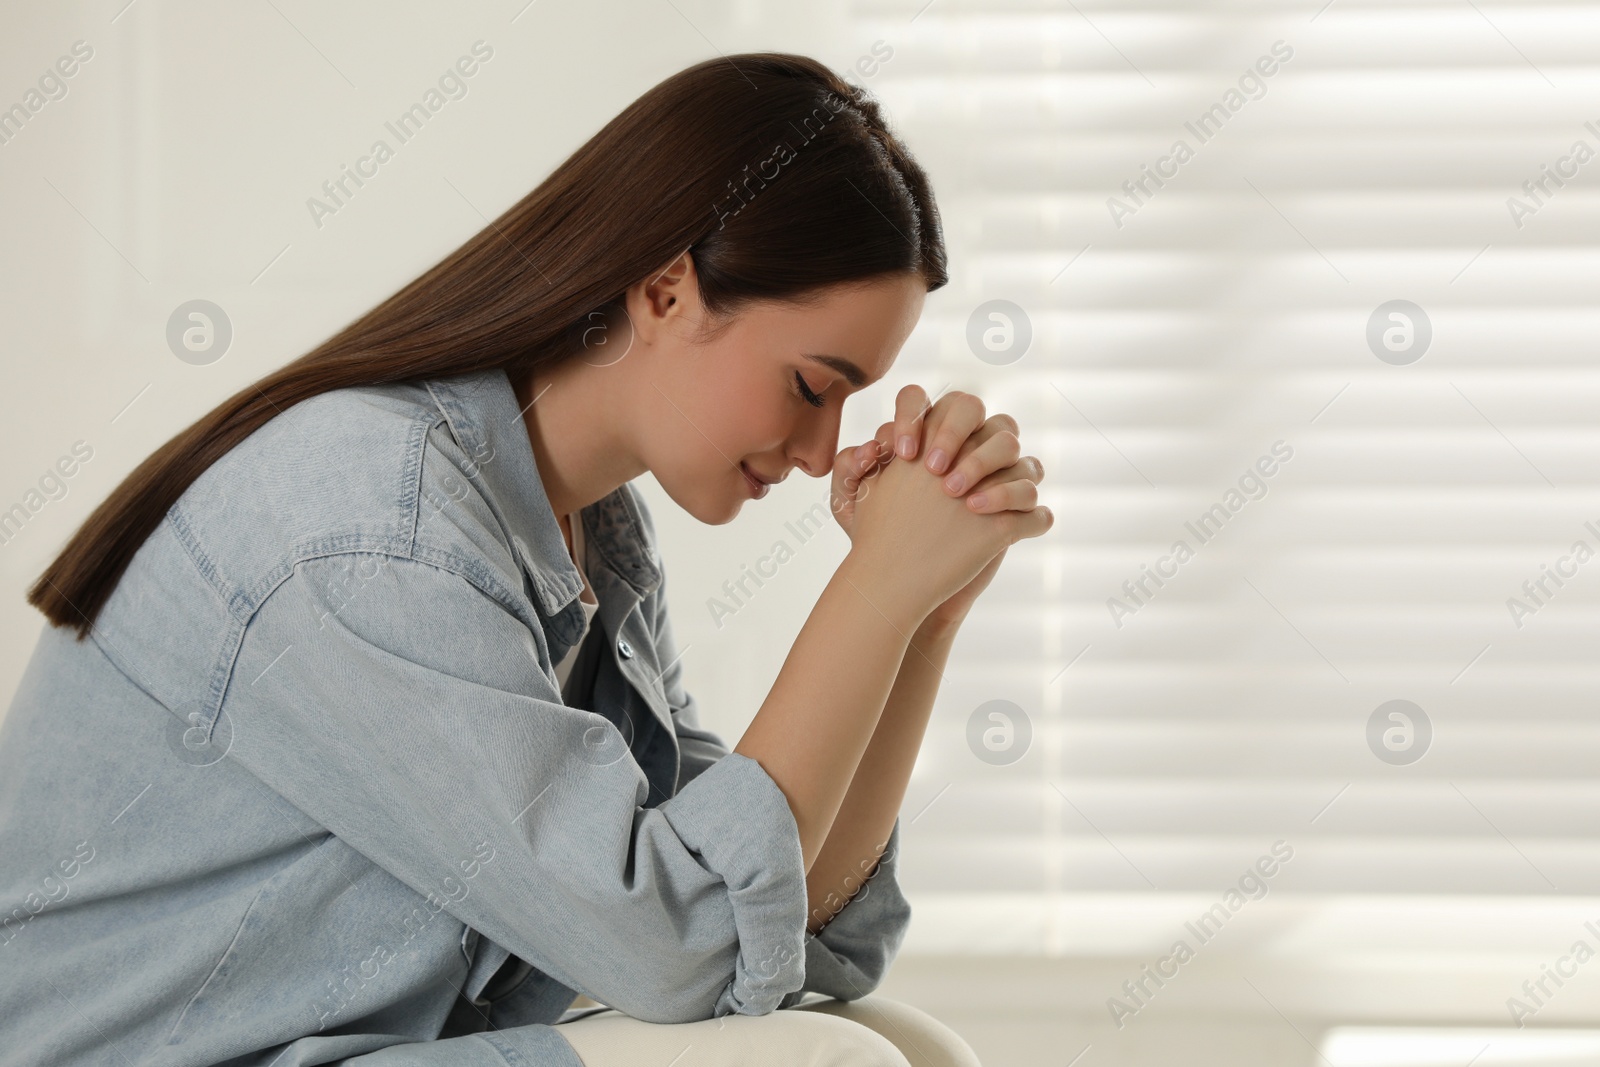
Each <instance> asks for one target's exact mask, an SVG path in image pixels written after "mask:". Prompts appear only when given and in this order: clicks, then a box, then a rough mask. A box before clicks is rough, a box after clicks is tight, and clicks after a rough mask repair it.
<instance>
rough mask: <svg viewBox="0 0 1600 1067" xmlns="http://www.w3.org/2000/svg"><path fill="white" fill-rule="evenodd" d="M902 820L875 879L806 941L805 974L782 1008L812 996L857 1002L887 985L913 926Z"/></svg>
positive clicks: (891, 837) (875, 870)
mask: <svg viewBox="0 0 1600 1067" xmlns="http://www.w3.org/2000/svg"><path fill="white" fill-rule="evenodd" d="M899 860H900V820H899V819H896V820H895V822H894V827H893V829H891V830H890V831H889V843H888V845H887V847H885V848H884V850H883V855H882V856H880V857H879V859H878V864H877V866H876V867H875V868H874V869H873V872H872V875H871V876H870V877H869V878H868V879H867V880H866V882H865V883H863V884H862V886H861V888H860V889H859V890H857V891H856V894H855V895H854V896H853V897H851V898H850V901H849V902H848V903H847V904H845V906H844V907H843V908H841V909H840V910H839V913H838V914H837V915H835V916H834V917H833V918H832V919H831V920H829V922H828V924H827V925H826V926H824V927H823V928H822V929H821V930H820V931H818V932H817V933H816V934H815V935H814V936H809V937H808V938H807V940H806V973H805V981H804V983H803V984H802V985H801V987H800V988H799V989H798V990H796V991H794V992H792V993H789V994H787V995H786V996H785V997H784V998H783V1000H782V1002H781V1003H780V1004H779V1007H781V1008H787V1007H791V1006H793V1005H794V1004H795V1003H796V1002H798V1001H799V1000H800V999H801V998H802V997H803V996H805V994H806V993H808V992H816V993H824V994H826V995H828V996H830V997H834V998H837V999H839V1000H856V999H859V998H861V997H864V996H866V995H867V994H868V993H871V992H872V991H873V990H874V989H876V988H877V987H878V984H879V983H880V982H882V981H883V976H884V975H885V974H887V973H888V971H889V965H890V964H892V963H893V962H894V958H895V955H896V954H897V953H898V952H899V951H900V945H901V943H902V942H903V941H904V940H905V936H906V928H907V927H908V926H910V924H911V904H910V902H909V901H907V900H906V898H905V894H904V893H902V892H901V889H900V878H899V873H898V868H899V865H900V864H899Z"/></svg>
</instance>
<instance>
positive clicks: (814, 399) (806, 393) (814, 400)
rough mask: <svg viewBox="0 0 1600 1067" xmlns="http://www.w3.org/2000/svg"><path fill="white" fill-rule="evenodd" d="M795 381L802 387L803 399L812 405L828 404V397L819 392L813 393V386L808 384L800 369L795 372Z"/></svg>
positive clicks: (816, 406) (818, 406) (801, 394)
mask: <svg viewBox="0 0 1600 1067" xmlns="http://www.w3.org/2000/svg"><path fill="white" fill-rule="evenodd" d="M794 383H795V385H797V386H799V387H800V396H801V399H803V400H804V401H805V402H806V403H808V404H810V405H811V406H812V407H814V408H820V407H823V406H824V405H826V404H827V402H828V399H827V397H824V396H822V395H821V394H819V393H813V392H812V391H811V387H810V386H808V385H806V380H805V379H804V378H802V377H801V376H800V372H799V371H795V372H794Z"/></svg>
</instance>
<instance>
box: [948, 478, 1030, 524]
mask: <svg viewBox="0 0 1600 1067" xmlns="http://www.w3.org/2000/svg"><path fill="white" fill-rule="evenodd" d="M1038 503H1039V487H1038V486H1037V485H1036V484H1034V483H1033V482H1031V481H1029V480H1028V479H1026V478H1013V479H1012V480H1010V481H1006V482H997V483H995V484H994V485H986V486H983V487H982V488H980V489H978V490H977V491H975V492H974V493H973V494H972V495H971V496H969V497H967V500H966V504H967V507H968V508H969V509H971V510H972V511H976V512H979V513H981V514H985V515H988V514H992V513H994V512H996V511H1031V510H1033V508H1035V507H1036V506H1038Z"/></svg>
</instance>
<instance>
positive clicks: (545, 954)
mask: <svg viewBox="0 0 1600 1067" xmlns="http://www.w3.org/2000/svg"><path fill="white" fill-rule="evenodd" d="M330 591H336V594H331V593H330ZM223 710H224V712H225V714H226V715H227V716H228V717H229V719H230V726H231V729H232V737H233V741H232V748H231V750H230V753H229V754H230V756H231V757H233V758H234V759H235V760H237V762H238V763H239V764H240V765H242V766H243V767H244V768H246V769H247V770H248V771H250V772H251V773H252V774H254V775H255V776H256V777H258V778H259V779H260V780H261V781H262V782H264V783H265V784H266V785H267V786H269V787H270V788H272V789H273V790H274V791H276V792H277V793H279V794H280V795H281V796H283V797H284V798H285V799H286V800H288V801H289V802H290V803H293V804H294V805H296V806H297V807H299V808H300V809H301V810H302V811H304V812H305V813H306V814H307V815H309V816H310V817H311V818H313V819H315V820H317V821H318V822H319V823H321V824H322V825H323V826H325V827H326V828H327V829H328V830H330V831H331V832H332V833H334V834H335V835H337V836H338V837H339V838H341V839H342V840H344V841H345V842H346V843H347V844H348V845H349V846H350V847H352V848H354V849H356V850H357V851H359V852H360V853H362V854H363V855H365V856H366V857H367V858H369V859H370V860H372V861H373V862H374V863H375V864H377V865H378V866H380V867H382V868H383V869H384V870H386V871H388V872H389V873H390V874H392V875H393V876H394V877H395V878H397V879H398V880H400V881H401V882H403V883H404V884H406V885H407V886H409V887H410V888H411V889H413V890H415V891H416V892H418V893H420V894H424V895H427V896H428V897H429V898H430V900H433V901H437V902H438V903H439V904H440V905H442V907H443V909H444V910H446V911H448V912H449V913H450V914H451V915H453V916H454V917H455V918H457V919H458V920H460V921H461V922H463V923H465V924H467V925H469V926H471V927H473V928H475V929H477V930H479V931H481V932H482V933H483V934H485V935H486V936H488V937H489V938H491V939H492V940H494V941H495V942H497V943H499V944H501V945H503V946H505V947H506V948H507V949H508V950H510V951H511V952H512V953H514V954H515V955H517V956H519V957H520V958H522V959H524V960H526V961H528V962H529V963H530V964H532V965H533V966H535V967H537V968H539V969H540V970H541V971H544V972H545V973H546V974H548V975H550V976H551V977H552V978H554V979H555V980H557V981H559V982H560V983H562V984H563V985H565V986H567V987H569V988H571V989H575V990H578V991H580V992H583V993H587V994H588V995H590V996H592V997H594V998H595V999H597V1000H600V1001H602V1002H604V1003H606V1004H609V1005H611V1006H613V1007H615V1008H618V1009H619V1010H621V1011H623V1012H626V1013H627V1014H629V1015H632V1016H634V1017H636V1018H639V1019H644V1020H646V1021H651V1022H686V1021H692V1020H696V1019H704V1018H709V1017H712V1016H715V1015H722V1014H727V1013H730V1012H739V1013H744V1014H762V1013H765V1012H768V1011H771V1010H773V1009H774V1008H776V1007H777V1006H778V1005H779V1003H780V1001H781V1000H782V998H783V997H784V996H785V995H786V994H788V993H790V992H792V991H794V990H796V989H798V988H800V985H801V981H802V977H803V972H804V969H805V967H806V965H807V961H808V959H809V958H810V956H809V952H810V950H808V949H807V948H806V945H805V921H806V917H805V908H806V900H805V885H804V882H805V871H804V865H803V860H802V857H801V852H800V844H799V835H798V833H797V831H796V827H795V823H794V818H793V815H792V814H791V813H790V810H789V806H788V803H787V801H786V800H785V798H784V796H783V793H782V792H781V790H779V789H778V787H777V785H776V784H775V783H774V782H773V781H772V779H771V778H770V777H769V776H768V775H767V773H766V772H765V771H764V770H763V769H762V768H761V766H760V765H759V764H758V763H756V762H755V761H753V760H751V759H748V758H746V757H744V756H741V755H737V754H727V753H724V754H723V755H721V757H720V758H718V759H715V760H714V761H709V762H708V763H707V764H706V765H705V766H704V767H703V768H701V769H699V773H697V774H696V775H695V777H694V778H693V780H692V781H690V782H688V784H687V785H685V786H683V787H682V788H681V789H680V790H679V791H678V792H677V794H676V795H675V796H673V797H672V798H670V799H668V800H666V801H664V802H662V803H661V804H659V805H658V806H656V807H653V808H649V807H645V806H644V804H645V800H646V798H647V794H648V785H647V782H646V779H645V776H644V774H643V772H642V771H641V770H640V769H639V767H638V765H637V764H636V763H635V762H634V761H633V760H631V759H628V758H617V756H616V753H617V752H618V751H621V752H623V753H625V752H626V745H625V744H624V743H623V742H622V739H621V735H620V734H618V735H617V736H616V737H614V738H613V737H610V733H615V732H616V728H615V726H613V725H612V724H611V722H610V721H609V720H608V719H606V718H605V717H604V716H601V715H598V714H595V713H593V712H589V711H585V710H582V709H578V708H571V707H568V706H566V705H565V704H563V703H562V702H561V697H560V694H559V692H558V691H557V689H556V688H555V682H554V679H553V678H551V677H549V676H548V675H547V674H546V673H545V672H544V670H543V669H542V668H541V667H540V665H539V661H538V654H537V648H536V645H535V638H534V635H533V633H532V632H531V631H530V630H529V628H528V626H527V625H526V624H525V623H524V622H523V621H522V620H520V619H519V618H517V617H516V616H515V615H514V614H513V613H512V612H511V611H509V610H507V609H506V607H505V606H504V605H502V604H501V603H500V602H499V601H498V600H496V599H495V598H494V597H491V596H490V595H488V594H487V593H486V592H484V591H483V590H482V589H481V588H479V587H478V585H476V584H474V583H473V582H472V581H470V580H469V579H468V578H467V577H466V576H465V575H464V574H462V573H458V572H457V571H455V570H452V569H447V568H445V567H441V566H435V565H434V564H431V563H425V562H421V561H418V560H415V559H411V558H407V557H402V556H389V555H378V554H366V553H362V554H344V555H334V556H326V557H321V558H316V559H311V560H307V561H304V562H302V563H300V564H299V565H297V566H296V567H295V568H294V569H293V571H292V573H291V574H290V575H289V576H288V577H287V578H286V579H285V580H284V581H283V582H282V583H281V584H280V585H279V586H278V587H277V588H276V589H275V590H273V591H272V593H271V594H270V595H269V596H268V597H266V599H265V600H264V601H263V602H262V604H261V606H260V607H259V608H258V610H257V611H256V612H255V613H254V615H253V616H252V617H251V619H250V621H249V623H248V625H247V626H246V628H245V631H244V635H243V638H242V641H241V645H240V648H239V651H238V654H237V656H236V659H235V668H234V670H233V672H232V675H231V680H230V682H229V686H228V691H227V693H226V696H225V699H224V703H223ZM608 731H609V733H608ZM597 738H598V739H603V740H602V741H601V743H596V742H597ZM619 746H620V747H619ZM855 906H856V905H854V904H852V905H850V907H851V908H853V907H855ZM848 911H849V908H847V909H846V913H848ZM840 918H841V919H843V918H844V915H841V916H840Z"/></svg>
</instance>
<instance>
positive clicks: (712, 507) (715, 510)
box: [656, 474, 750, 526]
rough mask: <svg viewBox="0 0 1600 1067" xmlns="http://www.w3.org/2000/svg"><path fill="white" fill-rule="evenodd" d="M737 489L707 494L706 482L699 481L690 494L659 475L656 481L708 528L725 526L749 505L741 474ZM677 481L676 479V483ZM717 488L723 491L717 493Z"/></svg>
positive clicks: (674, 500)
mask: <svg viewBox="0 0 1600 1067" xmlns="http://www.w3.org/2000/svg"><path fill="white" fill-rule="evenodd" d="M737 477H738V483H737V488H736V489H735V491H734V492H732V493H730V492H728V491H727V489H726V488H723V487H721V486H718V487H714V488H713V491H712V492H706V489H707V488H708V485H707V483H706V482H705V481H699V480H697V481H696V482H695V484H694V487H693V489H692V490H691V491H690V492H687V493H685V492H682V491H681V486H679V485H677V484H669V483H667V482H665V481H663V480H662V479H661V478H660V476H659V475H658V476H657V478H656V481H657V482H658V483H659V484H660V485H661V488H662V489H663V490H665V492H666V494H667V495H668V496H669V497H671V498H672V500H673V503H675V504H677V505H678V506H679V507H680V508H682V509H683V510H684V511H687V512H688V513H689V514H690V515H693V516H694V517H695V518H696V519H699V520H700V521H701V522H703V523H705V524H706V525H707V526H725V525H727V524H728V523H730V522H732V521H733V520H734V519H736V518H738V517H739V512H740V511H741V510H742V509H743V508H744V505H745V504H747V503H749V501H750V497H749V496H748V495H747V494H746V493H745V488H744V475H742V474H739V475H737ZM675 482H676V479H674V483H675ZM716 488H721V489H722V491H721V492H720V493H719V492H716V491H715V489H716Z"/></svg>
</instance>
